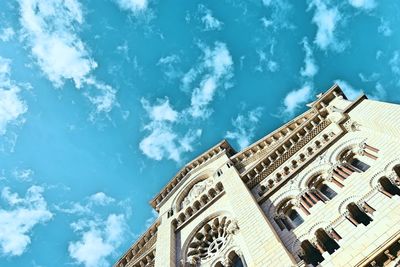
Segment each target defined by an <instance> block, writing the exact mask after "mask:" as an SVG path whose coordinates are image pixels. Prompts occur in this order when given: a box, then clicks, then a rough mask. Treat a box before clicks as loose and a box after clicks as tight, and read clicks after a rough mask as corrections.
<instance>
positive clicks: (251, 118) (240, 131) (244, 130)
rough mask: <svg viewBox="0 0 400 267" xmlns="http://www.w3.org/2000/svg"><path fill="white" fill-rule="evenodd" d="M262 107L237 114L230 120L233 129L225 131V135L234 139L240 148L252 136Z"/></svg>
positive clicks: (244, 145)
mask: <svg viewBox="0 0 400 267" xmlns="http://www.w3.org/2000/svg"><path fill="white" fill-rule="evenodd" d="M262 111H263V108H261V107H258V108H255V109H253V110H251V111H249V112H248V113H247V114H245V115H242V114H239V115H238V116H237V117H236V118H235V119H233V120H232V125H233V126H234V128H235V130H233V131H227V132H226V135H225V137H226V138H228V139H233V140H235V141H236V142H237V143H238V145H239V148H240V150H242V149H243V148H245V147H247V146H248V145H249V144H250V142H251V141H252V139H253V138H254V134H255V130H256V126H257V124H258V122H259V120H260V118H261V116H262Z"/></svg>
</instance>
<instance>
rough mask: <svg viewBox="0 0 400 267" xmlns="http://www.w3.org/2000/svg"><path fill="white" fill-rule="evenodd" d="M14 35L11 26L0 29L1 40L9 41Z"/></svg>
mask: <svg viewBox="0 0 400 267" xmlns="http://www.w3.org/2000/svg"><path fill="white" fill-rule="evenodd" d="M14 36H15V31H14V29H13V28H11V27H6V28H3V29H1V30H0V40H2V41H3V42H8V41H10V40H11V39H12V38H13V37H14Z"/></svg>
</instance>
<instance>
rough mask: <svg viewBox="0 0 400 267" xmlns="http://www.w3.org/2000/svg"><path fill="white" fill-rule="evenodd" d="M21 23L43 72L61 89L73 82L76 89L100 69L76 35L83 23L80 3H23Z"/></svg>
mask: <svg viewBox="0 0 400 267" xmlns="http://www.w3.org/2000/svg"><path fill="white" fill-rule="evenodd" d="M19 3H20V15H21V17H20V21H21V24H22V26H23V30H24V32H25V36H26V38H27V41H28V42H29V44H30V46H31V49H32V54H33V56H34V57H35V59H36V60H37V63H38V64H39V66H40V68H41V69H42V71H43V72H44V73H45V74H46V75H47V77H48V78H49V79H50V80H51V81H52V82H53V83H54V85H55V86H57V87H60V86H62V85H63V83H64V81H65V80H69V79H72V80H73V81H74V82H75V85H76V87H77V88H80V87H81V86H82V83H83V82H84V80H85V79H86V77H87V76H88V75H89V73H90V72H91V71H92V70H93V69H95V68H96V67H97V63H96V62H95V61H94V60H93V59H92V58H91V57H90V55H89V52H88V51H87V49H86V47H85V44H84V43H83V42H82V40H81V39H80V38H79V36H78V35H77V34H76V32H75V28H76V27H78V26H79V25H81V24H82V23H83V14H82V10H81V6H80V3H79V2H78V1H77V0H70V1H61V0H51V1H43V0H20V1H19Z"/></svg>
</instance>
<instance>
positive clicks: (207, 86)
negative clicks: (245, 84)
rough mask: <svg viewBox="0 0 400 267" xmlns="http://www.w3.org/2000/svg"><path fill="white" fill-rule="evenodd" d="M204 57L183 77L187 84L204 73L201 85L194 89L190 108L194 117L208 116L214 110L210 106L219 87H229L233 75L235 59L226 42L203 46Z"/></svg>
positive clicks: (190, 112)
mask: <svg viewBox="0 0 400 267" xmlns="http://www.w3.org/2000/svg"><path fill="white" fill-rule="evenodd" d="M203 52H204V58H203V61H202V62H201V64H200V65H199V66H198V67H197V68H195V69H191V70H190V71H189V72H188V73H189V74H187V76H186V75H185V76H184V78H183V82H184V84H185V85H186V86H188V85H189V84H190V83H192V82H193V80H194V78H196V77H197V76H198V75H202V79H201V81H200V85H199V87H197V88H195V89H194V90H193V91H192V96H191V107H190V108H189V109H188V112H189V114H190V115H191V116H192V117H193V118H203V119H204V118H207V117H209V116H210V115H211V113H212V110H211V109H209V108H208V105H209V104H210V102H211V101H212V100H213V99H214V96H215V93H216V90H217V88H218V87H220V86H223V87H225V88H227V87H229V86H230V84H229V80H230V78H231V77H232V76H233V61H232V57H231V55H230V53H229V50H228V48H227V47H226V45H225V44H224V43H220V42H216V43H215V47H214V48H213V49H210V48H209V47H203Z"/></svg>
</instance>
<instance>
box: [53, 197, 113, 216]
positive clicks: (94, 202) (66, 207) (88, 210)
mask: <svg viewBox="0 0 400 267" xmlns="http://www.w3.org/2000/svg"><path fill="white" fill-rule="evenodd" d="M113 202H115V199H114V198H112V197H110V196H107V195H106V194H105V193H104V192H97V193H95V194H93V195H90V196H89V197H87V198H86V199H85V201H84V202H83V203H80V202H69V203H63V204H61V205H55V206H54V207H55V209H56V210H58V211H60V212H64V213H67V214H76V215H83V214H86V215H90V214H93V208H94V207H95V206H106V205H109V204H111V203H113Z"/></svg>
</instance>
